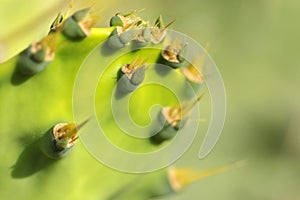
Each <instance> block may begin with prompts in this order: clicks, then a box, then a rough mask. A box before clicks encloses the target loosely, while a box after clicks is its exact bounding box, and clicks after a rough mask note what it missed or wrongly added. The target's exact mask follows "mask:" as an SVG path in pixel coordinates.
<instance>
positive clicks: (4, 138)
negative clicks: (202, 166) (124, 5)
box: [0, 9, 236, 200]
mask: <svg viewBox="0 0 300 200" xmlns="http://www.w3.org/2000/svg"><path fill="white" fill-rule="evenodd" d="M96 20H97V17H95V16H94V15H93V14H91V13H90V12H89V9H83V10H80V11H77V12H75V13H73V14H72V15H71V16H62V15H58V16H57V18H56V19H55V21H54V22H53V23H52V25H51V29H50V30H49V34H48V35H47V36H45V37H44V38H43V39H41V40H39V41H36V42H33V43H31V45H29V46H28V47H27V48H26V49H24V50H23V51H22V52H20V53H19V54H18V55H17V56H15V57H13V58H12V59H10V60H8V61H6V62H4V63H2V64H1V66H0V94H1V98H0V113H1V115H0V126H1V131H0V134H1V141H0V142H1V145H0V146H1V147H0V149H1V151H0V154H1V163H2V164H1V165H0V172H1V174H0V185H1V187H0V194H1V195H0V196H1V199H49V200H50V199H73V200H76V199H137V200H141V199H150V198H153V197H156V196H160V195H168V194H171V193H176V192H177V191H178V190H180V189H181V188H182V187H184V186H185V185H187V184H189V183H191V182H193V181H195V180H197V179H199V178H202V177H204V176H207V175H211V174H214V173H217V172H220V171H224V170H225V169H228V168H231V167H233V166H236V164H232V165H228V166H226V167H222V168H217V169H214V170H208V171H204V172H197V171H195V170H193V169H176V168H165V167H166V166H167V165H166V164H165V165H164V162H163V161H162V162H160V161H159V159H158V160H155V161H153V162H152V163H156V162H157V163H160V164H161V165H157V166H156V165H154V166H151V163H139V162H137V163H130V161H128V160H126V159H125V158H124V157H119V154H115V153H114V151H109V150H108V149H109V148H108V147H106V145H107V143H105V142H104V141H106V140H107V141H110V143H112V144H113V145H115V146H117V147H118V148H120V149H123V150H124V151H126V152H132V153H134V154H138V153H144V154H145V155H146V154H147V153H151V152H155V151H158V150H159V149H161V148H164V147H165V146H167V145H168V144H171V143H173V139H174V137H177V136H178V137H179V138H180V137H181V138H184V137H185V136H184V135H183V133H180V132H181V130H184V129H185V128H186V127H191V129H192V130H195V131H196V132H197V126H198V122H196V123H195V122H191V121H190V120H189V119H190V117H191V116H192V115H193V114H192V113H193V112H194V111H193V110H197V109H195V108H197V104H198V102H199V100H200V99H201V97H202V90H201V88H202V86H203V79H202V76H201V73H200V71H199V69H198V68H197V67H195V66H194V64H193V63H191V62H189V60H187V59H186V55H185V52H186V51H188V50H189V48H188V45H189V43H188V42H187V41H184V39H182V38H174V37H173V38H172V37H169V36H168V30H167V28H168V27H169V26H170V25H171V24H169V25H164V24H163V22H162V18H161V17H159V18H158V19H157V21H156V22H152V23H151V22H148V21H145V20H143V19H141V18H140V17H138V15H137V13H136V12H135V11H131V12H126V13H117V14H116V15H115V16H113V17H112V18H111V21H110V27H108V28H93V27H94V26H95V24H96V22H97V21H96ZM196 54H202V61H203V58H205V55H206V52H205V51H204V50H203V51H202V52H196ZM200 57H201V56H200ZM202 61H201V59H200V61H199V62H200V63H203V62H202ZM197 62H198V61H197ZM199 62H198V63H199ZM154 83H155V84H154ZM170 88H172V90H170ZM153 105H159V106H156V107H153V108H152V106H153ZM149 110H150V113H149ZM196 117H197V115H196ZM194 120H195V119H194ZM196 121H197V118H196ZM98 126H100V127H101V131H100V132H101V134H99V131H98V129H97V127H98ZM188 130H190V129H188ZM183 132H184V131H183ZM196 132H195V133H196ZM99 135H102V137H100V136H99ZM177 141H178V139H177ZM180 144H182V143H180V142H179V143H178V142H177V143H176V142H174V145H175V146H174V148H173V151H172V152H176V151H175V150H174V149H175V148H176V147H178V145H180ZM183 144H184V145H188V143H187V144H185V143H183ZM176 145H177V146H176ZM89 152H90V153H89ZM172 152H170V151H168V152H167V153H164V154H163V160H167V161H168V162H169V161H171V162H174V161H175V160H176V158H177V157H178V155H179V154H178V155H177V154H176V156H172V155H173V153H172ZM120 155H122V154H120ZM102 156H103V157H102ZM168 156H170V159H168V158H167V159H166V157H168ZM99 161H100V162H99ZM124 163H125V164H124ZM128 163H129V164H128ZM118 164H119V165H118ZM149 164H150V165H149ZM143 165H145V166H144V167H143ZM141 166H142V167H141ZM113 168H114V169H113ZM115 169H117V170H115ZM157 169H158V171H157ZM118 170H119V171H118ZM122 171H123V172H122ZM124 171H125V172H140V173H141V172H151V171H154V172H152V173H149V174H132V173H125V172H124Z"/></svg>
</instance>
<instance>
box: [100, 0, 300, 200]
mask: <svg viewBox="0 0 300 200" xmlns="http://www.w3.org/2000/svg"><path fill="white" fill-rule="evenodd" d="M119 2H121V1H119ZM141 8H145V11H143V12H142V13H141V15H142V16H144V17H145V18H147V19H155V18H156V17H157V16H158V15H159V14H163V16H164V17H165V19H166V21H171V20H173V19H176V22H175V24H174V25H173V26H172V27H173V29H175V30H178V31H181V32H183V33H186V34H187V35H189V36H190V37H192V38H194V39H195V40H197V41H198V42H199V43H200V44H202V46H205V45H206V44H207V43H209V44H210V49H209V53H210V55H211V57H212V58H213V59H214V61H215V63H216V64H217V66H218V68H219V70H220V72H221V74H222V76H223V79H224V83H225V87H226V93H227V100H228V103H227V118H226V122H225V127H224V130H223V133H222V135H221V138H220V140H219V142H218V143H217V145H216V147H215V148H214V150H213V151H212V152H211V154H209V156H208V157H206V158H205V159H204V160H199V159H198V156H197V155H198V152H199V148H200V145H201V142H202V140H203V134H204V132H205V129H206V127H207V124H208V121H209V117H210V116H209V108H208V107H209V106H208V105H209V103H208V102H209V98H208V96H207V97H206V98H205V99H204V102H202V104H201V109H202V110H201V111H202V117H203V118H205V119H207V122H204V123H201V130H200V131H199V134H198V137H197V139H196V140H195V142H194V143H193V145H192V147H191V148H190V149H189V150H188V151H187V152H186V154H185V155H184V156H183V157H182V158H181V159H180V160H179V161H178V162H177V163H176V166H187V165H192V166H195V167H197V168H198V169H206V168H210V167H214V166H218V165H222V164H224V163H228V162H231V161H234V160H240V159H246V160H248V164H247V165H246V166H245V167H243V168H240V169H236V170H233V171H230V172H226V173H224V174H219V175H216V176H213V177H208V178H205V179H203V180H201V181H199V182H197V183H195V184H193V185H191V186H190V187H188V188H186V189H185V190H184V191H182V192H181V193H180V194H179V195H176V196H170V197H169V198H162V199H193V200H194V199H195V200H196V199H249V200H250V199H251V200H252V199H268V200H279V199H288V200H296V199H300V162H299V161H300V125H299V124H300V94H299V85H300V66H299V61H298V57H299V56H298V54H299V45H300V24H299V22H298V19H299V17H300V14H299V11H300V1H297V0H227V1H224V0H185V1H182V0H165V1H159V0H151V1H138V0H131V1H122V3H118V4H116V6H114V8H113V9H111V10H109V11H108V10H105V14H108V15H107V17H106V16H105V17H104V19H105V20H104V21H107V19H109V16H110V15H112V14H114V13H115V12H118V11H120V10H131V9H141ZM103 25H104V24H103Z"/></svg>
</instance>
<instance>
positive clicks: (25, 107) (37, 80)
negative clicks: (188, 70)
mask: <svg viewBox="0 0 300 200" xmlns="http://www.w3.org/2000/svg"><path fill="white" fill-rule="evenodd" d="M112 30H113V28H97V29H92V34H91V35H90V36H88V37H87V38H85V39H83V40H80V41H71V40H69V39H66V38H65V37H64V36H63V35H61V33H57V34H56V35H57V47H56V50H55V59H54V61H52V62H51V63H50V64H49V65H48V66H47V67H46V69H45V70H44V71H42V72H40V73H38V74H35V75H33V76H24V75H22V74H20V72H19V71H18V70H17V68H16V67H17V63H18V59H19V56H16V57H14V58H13V59H10V60H9V61H7V62H5V63H3V64H1V66H0V80H1V84H0V93H1V94H2V95H4V96H3V98H1V99H0V105H1V106H0V112H1V113H2V114H1V116H0V117H1V118H0V126H1V127H2V128H1V135H0V136H1V138H2V140H1V151H0V152H1V157H2V165H1V166H0V171H1V175H0V184H1V185H2V186H1V189H0V193H1V197H2V198H5V199H6V198H9V197H10V196H12V195H13V196H14V198H15V199H20V198H22V199H32V197H35V198H36V199H40V198H45V197H46V198H47V199H62V198H67V199H105V198H108V197H109V196H114V195H115V193H118V190H119V188H123V187H127V186H126V185H127V184H132V183H130V182H131V181H132V180H134V179H135V178H136V177H137V175H133V174H126V173H121V172H118V171H115V170H113V169H110V168H108V167H106V166H104V165H102V164H100V163H99V162H98V161H97V160H95V159H94V158H93V157H92V156H91V155H90V154H89V153H88V152H87V151H86V149H85V148H84V147H83V145H82V144H81V143H80V142H77V144H76V145H75V147H74V148H73V149H72V151H71V152H70V154H69V155H68V156H66V158H64V159H62V160H57V161H56V160H51V159H49V158H47V157H45V155H43V154H42V153H41V151H40V149H39V145H40V139H39V138H41V137H42V135H43V134H45V133H46V132H47V131H48V130H49V129H50V128H51V127H52V126H53V125H55V124H56V123H59V122H72V121H73V120H74V119H73V116H72V115H73V113H72V91H73V86H74V82H75V78H76V75H77V72H78V69H79V67H80V63H82V62H83V60H84V59H85V57H86V56H87V55H88V54H89V53H90V51H92V50H93V49H94V48H95V47H96V46H97V45H98V44H99V43H101V42H102V41H104V40H106V39H107V37H108V36H109V35H110V34H111V31H112ZM98 51H99V50H98ZM160 53H161V50H159V49H156V48H147V49H142V50H139V51H134V52H131V53H128V54H125V55H123V56H121V57H120V58H118V59H116V60H114V62H112V63H111V65H110V66H108V68H107V69H106V71H105V73H104V76H103V77H104V78H103V79H100V80H99V85H98V89H97V91H96V99H95V102H96V104H95V106H96V111H97V112H98V113H97V115H98V118H99V119H100V121H101V120H104V122H105V123H104V129H105V131H106V132H108V134H107V137H108V138H109V139H110V140H111V141H112V142H113V143H116V145H119V146H120V147H121V148H125V149H126V148H127V150H131V151H134V152H149V151H153V150H156V149H158V148H159V147H158V146H157V145H154V144H152V143H151V142H150V141H149V139H143V140H140V139H133V138H132V137H129V136H123V135H124V134H122V133H123V132H122V131H121V130H120V129H119V128H118V126H117V125H116V124H115V122H114V116H113V115H112V114H111V113H109V112H107V106H108V105H109V104H110V103H111V99H112V98H114V97H113V95H112V94H113V92H112V90H113V87H114V86H115V85H116V78H117V73H118V70H119V69H120V67H121V66H122V65H124V64H127V63H130V62H132V60H133V59H134V58H136V57H146V58H147V59H148V60H147V62H149V63H155V62H156V60H157V59H158V57H159V55H160ZM149 55H151V57H149ZM105 57H108V58H109V57H110V55H105V54H103V55H102V54H101V51H99V56H98V57H97V59H96V60H93V62H98V63H99V67H106V66H101V59H104V58H105ZM151 71H152V72H151ZM156 73H157V72H156V71H155V69H154V66H150V67H149V68H148V69H147V74H150V75H149V77H148V75H146V79H151V78H154V79H155V78H156V79H157V78H162V77H161V76H156V77H155V76H154V75H153V74H156ZM163 78H164V79H166V80H168V79H170V80H169V81H172V80H174V79H176V80H177V84H176V85H177V86H176V87H177V90H178V91H181V94H180V95H183V97H184V96H185V98H186V99H187V97H189V96H188V93H186V92H184V90H185V89H184V87H183V86H184V84H185V82H187V80H186V79H185V77H184V76H183V75H182V74H181V73H178V70H172V71H170V72H169V74H168V75H167V76H165V77H163ZM154 94H155V95H156V98H149V95H150V96H151V95H154ZM130 101H131V103H130V105H131V106H134V107H132V108H131V114H132V116H133V118H134V119H135V120H137V123H139V124H143V123H148V122H149V116H148V110H149V108H151V106H152V105H153V104H160V105H165V106H173V105H176V104H178V100H177V97H176V96H175V95H174V94H173V93H172V92H170V91H168V90H167V89H166V88H163V87H155V86H154V87H153V86H150V87H149V86H144V87H141V88H138V89H137V92H136V93H135V94H134V95H133V97H132V98H131V100H130ZM135 109H138V110H139V111H140V112H136V111H135V112H134V110H135ZM102 112H105V113H106V114H105V115H103V114H102ZM4 113H5V114H4ZM112 156H113V155H112ZM158 174H164V176H161V175H160V176H158V175H157V174H155V173H154V175H153V176H154V177H157V178H152V179H153V181H154V182H155V183H153V181H146V182H144V185H146V186H147V187H146V186H144V187H145V188H148V189H147V190H149V191H151V192H147V190H146V189H143V190H140V191H139V192H138V193H136V194H135V196H136V197H132V198H131V199H145V198H148V197H149V196H152V195H155V190H154V189H153V188H152V187H157V184H156V182H161V183H162V185H164V186H165V187H166V188H169V185H168V183H167V179H166V170H163V171H162V172H158ZM148 176H149V175H148ZM162 177H164V178H162ZM16 190H17V191H18V193H15V191H16Z"/></svg>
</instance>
